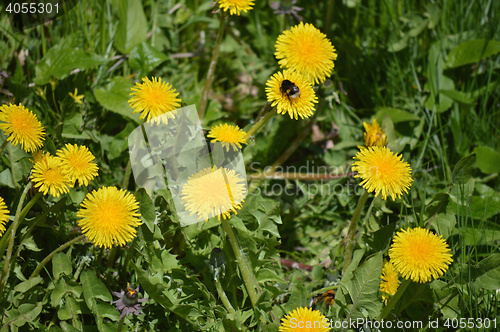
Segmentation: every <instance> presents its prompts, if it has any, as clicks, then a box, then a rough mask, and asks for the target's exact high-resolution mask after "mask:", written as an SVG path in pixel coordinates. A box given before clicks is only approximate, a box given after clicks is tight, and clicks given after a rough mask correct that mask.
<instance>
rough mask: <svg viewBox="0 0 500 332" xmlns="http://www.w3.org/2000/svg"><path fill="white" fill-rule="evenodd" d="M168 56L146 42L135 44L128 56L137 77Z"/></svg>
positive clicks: (153, 67) (149, 70)
mask: <svg viewBox="0 0 500 332" xmlns="http://www.w3.org/2000/svg"><path fill="white" fill-rule="evenodd" d="M167 59H168V57H167V56H166V55H165V54H163V53H162V52H160V51H158V50H157V49H156V48H154V47H153V46H150V45H149V44H147V43H146V42H142V43H141V44H139V45H137V46H136V47H135V48H134V49H133V50H132V51H131V52H130V56H129V60H128V61H129V63H130V68H132V69H135V70H136V71H137V72H138V74H137V77H140V78H142V77H144V76H146V75H147V74H149V72H151V71H152V70H153V69H155V68H156V67H157V66H158V65H159V64H160V63H162V62H163V61H165V60H167Z"/></svg>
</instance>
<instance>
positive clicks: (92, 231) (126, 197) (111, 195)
mask: <svg viewBox="0 0 500 332" xmlns="http://www.w3.org/2000/svg"><path fill="white" fill-rule="evenodd" d="M138 210H139V203H138V202H137V200H136V199H135V197H134V195H132V194H131V193H129V192H127V191H125V190H123V189H117V188H116V187H103V188H100V189H99V190H94V191H92V192H91V193H88V194H87V196H86V197H85V199H84V200H83V202H82V204H80V210H79V211H78V213H77V216H78V217H79V218H82V219H80V220H79V221H78V226H80V228H81V229H82V233H83V234H85V235H86V236H87V238H88V239H89V240H90V241H91V242H92V243H94V245H96V246H101V247H104V248H111V247H112V246H113V245H114V244H116V245H119V246H123V245H125V244H126V243H127V242H130V241H132V239H133V238H134V237H135V236H136V235H137V231H136V229H135V228H136V227H137V226H139V225H140V224H141V220H140V219H139V217H140V216H141V215H140V213H138V212H137V211H138Z"/></svg>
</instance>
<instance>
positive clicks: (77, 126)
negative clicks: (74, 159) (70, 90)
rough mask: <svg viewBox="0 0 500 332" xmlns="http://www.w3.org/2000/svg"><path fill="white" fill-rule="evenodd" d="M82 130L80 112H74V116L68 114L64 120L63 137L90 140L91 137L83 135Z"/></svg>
mask: <svg viewBox="0 0 500 332" xmlns="http://www.w3.org/2000/svg"><path fill="white" fill-rule="evenodd" d="M66 98H68V97H66ZM66 98H65V100H66ZM82 129H83V118H82V113H81V112H80V111H79V110H78V111H76V112H73V114H68V115H67V116H66V117H65V118H64V122H63V131H62V134H61V135H62V137H64V138H74V139H89V138H90V136H89V135H87V134H86V133H82Z"/></svg>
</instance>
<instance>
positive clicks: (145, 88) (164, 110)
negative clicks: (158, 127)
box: [128, 77, 181, 124]
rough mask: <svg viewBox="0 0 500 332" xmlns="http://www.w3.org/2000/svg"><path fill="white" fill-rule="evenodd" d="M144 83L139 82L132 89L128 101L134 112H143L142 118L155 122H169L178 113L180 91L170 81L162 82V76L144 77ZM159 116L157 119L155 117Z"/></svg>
mask: <svg viewBox="0 0 500 332" xmlns="http://www.w3.org/2000/svg"><path fill="white" fill-rule="evenodd" d="M142 82H143V83H139V82H137V83H136V84H135V86H134V87H133V88H132V89H131V90H132V91H133V92H132V93H131V94H130V95H131V96H132V98H130V100H129V101H128V103H129V105H130V107H131V108H132V109H134V111H133V112H134V113H139V112H142V113H141V116H140V117H139V118H140V119H144V118H145V119H146V121H150V120H152V119H153V120H152V122H153V123H164V124H167V123H168V119H173V118H175V116H176V115H177V111H176V109H177V108H179V107H180V102H181V99H178V98H177V96H178V95H179V93H178V92H175V89H173V88H172V86H171V85H170V83H166V82H162V81H161V78H156V77H153V80H152V81H151V80H149V78H147V77H144V78H143V79H142ZM160 115H162V116H160ZM156 117H158V118H157V119H155V118H156Z"/></svg>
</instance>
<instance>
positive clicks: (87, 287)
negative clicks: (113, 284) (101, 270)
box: [80, 271, 113, 313]
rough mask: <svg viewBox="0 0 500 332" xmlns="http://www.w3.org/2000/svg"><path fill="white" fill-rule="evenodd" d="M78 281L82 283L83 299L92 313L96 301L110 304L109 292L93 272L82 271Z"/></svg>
mask: <svg viewBox="0 0 500 332" xmlns="http://www.w3.org/2000/svg"><path fill="white" fill-rule="evenodd" d="M80 281H81V283H82V287H83V297H84V298H85V302H86V303H87V307H89V308H90V309H91V310H92V311H93V312H94V313H95V308H94V303H96V299H100V300H102V301H104V302H111V301H112V300H113V298H112V297H111V293H110V292H109V290H108V289H107V288H106V286H105V285H104V284H103V282H102V281H100V280H99V279H97V277H96V275H95V273H94V272H92V271H83V272H82V275H81V276H80Z"/></svg>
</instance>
